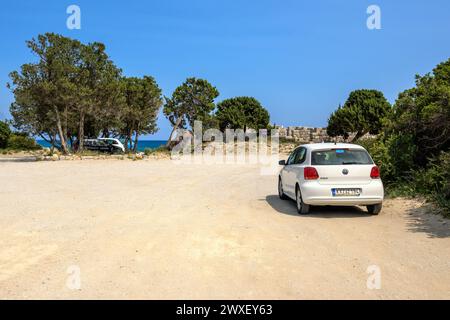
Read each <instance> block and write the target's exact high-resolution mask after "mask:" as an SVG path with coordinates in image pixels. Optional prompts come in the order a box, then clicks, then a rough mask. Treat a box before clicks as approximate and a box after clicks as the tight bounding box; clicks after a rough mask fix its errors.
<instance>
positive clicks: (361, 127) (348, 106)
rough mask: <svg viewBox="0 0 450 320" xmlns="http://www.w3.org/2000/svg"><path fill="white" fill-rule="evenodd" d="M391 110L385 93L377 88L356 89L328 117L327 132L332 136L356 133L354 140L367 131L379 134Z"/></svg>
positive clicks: (347, 135) (346, 135)
mask: <svg viewBox="0 0 450 320" xmlns="http://www.w3.org/2000/svg"><path fill="white" fill-rule="evenodd" d="M390 111H391V105H390V104H389V102H388V101H387V100H386V98H385V97H384V95H383V93H382V92H380V91H377V90H365V89H363V90H356V91H353V92H351V93H350V95H349V97H348V99H347V101H346V102H345V104H344V105H343V106H342V107H341V106H340V107H339V108H338V109H337V110H336V111H335V112H333V113H332V114H331V116H330V118H329V119H328V127H327V133H328V135H330V136H331V137H335V136H341V135H342V136H344V137H345V138H346V139H347V138H348V137H349V135H350V134H351V133H356V135H355V137H354V138H353V141H356V140H358V139H359V138H361V137H362V136H364V135H365V134H367V133H370V134H378V133H380V132H381V130H382V129H383V126H384V122H385V121H386V118H387V117H388V116H389V113H390Z"/></svg>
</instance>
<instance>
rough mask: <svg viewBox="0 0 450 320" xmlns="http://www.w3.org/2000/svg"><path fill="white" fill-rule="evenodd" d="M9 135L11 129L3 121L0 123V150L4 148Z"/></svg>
mask: <svg viewBox="0 0 450 320" xmlns="http://www.w3.org/2000/svg"><path fill="white" fill-rule="evenodd" d="M10 135H11V129H9V125H8V124H7V123H6V122H4V121H0V149H3V148H6V146H7V144H8V139H9V137H10Z"/></svg>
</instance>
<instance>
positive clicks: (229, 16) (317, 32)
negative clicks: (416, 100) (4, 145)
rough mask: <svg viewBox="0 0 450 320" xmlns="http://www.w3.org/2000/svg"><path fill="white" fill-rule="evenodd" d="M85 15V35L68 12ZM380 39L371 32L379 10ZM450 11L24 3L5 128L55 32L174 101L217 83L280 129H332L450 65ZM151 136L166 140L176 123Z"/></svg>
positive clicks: (6, 66)
mask: <svg viewBox="0 0 450 320" xmlns="http://www.w3.org/2000/svg"><path fill="white" fill-rule="evenodd" d="M71 4H76V5H78V6H79V7H80V8H81V30H69V29H67V27H66V19H67V17H68V14H67V13H66V8H67V7H68V6H69V5H71ZM371 4H376V5H378V6H379V7H380V8H381V24H382V29H381V30H369V29H368V28H367V27H366V20H367V17H368V14H367V13H366V9H367V7H368V6H369V5H371ZM449 15H450V2H449V1H448V0H429V1H413V2H412V1H406V0H396V1H392V0H391V1H384V0H383V1H380V0H373V1H363V0H359V1H356V0H346V1H332V0H329V1H325V0H318V1H299V0H297V1H293V0H291V1H275V0H272V1H268V0H257V1H253V0H252V1H250V0H247V1H237V0H222V1H218V0H190V1H182V0H177V1H175V0H164V1H162V0H160V1H152V0H150V1H133V0H128V1H106V0H103V1H77V0H72V1H63V0H54V1H22V0H15V1H9V2H3V3H2V7H1V11H0V35H1V39H2V49H1V50H0V84H1V86H0V119H1V118H7V117H9V113H8V109H9V105H10V103H11V102H12V101H13V96H12V95H11V93H10V92H9V91H8V89H6V82H7V81H8V73H9V72H10V71H12V70H17V69H18V68H19V66H20V65H21V64H23V63H26V62H29V61H32V60H33V59H34V57H33V56H32V54H31V53H30V52H29V50H28V49H27V48H26V47H25V40H28V39H30V38H32V37H33V36H36V35H37V34H39V33H44V32H57V33H61V34H63V35H66V36H69V37H73V38H77V39H80V40H81V41H83V42H92V41H100V42H103V43H105V44H106V47H107V52H108V53H109V55H110V57H111V58H112V60H113V61H114V62H115V63H116V64H117V65H118V66H119V67H120V68H122V69H123V72H124V74H125V75H127V76H142V75H152V76H154V77H155V78H156V80H157V82H158V84H159V85H160V87H161V88H162V89H163V93H164V95H167V96H169V95H170V94H171V93H172V91H173V90H174V89H175V88H176V87H177V86H178V85H179V84H181V83H182V82H183V81H184V80H185V79H186V78H187V77H190V76H195V77H201V78H205V79H207V80H209V81H210V82H211V83H212V84H213V85H215V86H216V87H217V88H218V89H219V91H220V96H219V98H218V100H217V101H220V100H223V99H226V98H230V97H233V96H241V95H246V96H254V97H256V98H257V99H258V100H259V101H261V103H262V104H263V105H264V106H265V107H266V108H267V109H268V110H269V112H270V114H271V121H272V122H275V123H276V124H283V125H285V126H287V125H305V126H325V125H326V121H327V118H328V115H329V114H330V112H331V111H333V110H334V109H335V108H336V107H337V106H338V104H339V103H343V102H344V101H345V99H346V98H347V96H348V94H349V92H350V91H352V90H355V89H359V88H373V89H379V90H381V91H383V93H384V94H385V96H386V97H387V98H388V100H389V101H390V102H394V101H395V98H396V97H397V95H398V93H399V92H401V91H402V90H404V89H407V88H410V87H411V86H413V85H414V75H415V74H417V73H419V74H424V73H426V72H429V71H431V70H432V68H433V67H434V66H435V65H436V64H438V63H439V62H442V61H444V60H446V59H448V58H450V41H449V39H450V37H449V36H450V19H449V18H448V17H449ZM158 124H159V127H160V131H159V132H158V133H157V134H155V135H153V136H149V137H147V138H150V139H166V138H167V136H168V135H169V132H170V127H169V123H168V121H167V120H166V119H165V118H164V116H163V115H160V117H159V120H158Z"/></svg>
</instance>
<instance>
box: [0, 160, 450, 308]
mask: <svg viewBox="0 0 450 320" xmlns="http://www.w3.org/2000/svg"><path fill="white" fill-rule="evenodd" d="M276 185H277V184H276V176H262V175H260V171H259V169H258V168H257V167H256V166H254V165H253V166H251V165H227V166H222V167H218V166H205V165H203V166H202V165H192V166H176V165H174V164H173V163H172V162H171V161H169V160H161V161H154V160H153V161H151V160H150V161H147V160H145V161H134V162H133V161H128V160H124V161H120V160H82V161H59V162H22V163H15V162H0V230H1V231H0V298H1V299H5V298H8V299H9V298H74V299H85V298H102V299H109V298H119V299H122V298H138V299H140V298H149V299H166V298H167V299H181V298H182V299H197V298H199V299H241V298H242V299H278V298H284V299H304V298H308V299H310V298H311V299H316V298H326V299H327V298H343V299H348V298H357V299H398V298H406V299H408V298H425V299H429V298H437V299H449V298H450V222H449V221H448V220H445V219H443V218H441V217H440V216H437V215H433V214H425V213H424V211H425V210H426V209H427V208H426V207H423V206H421V204H420V203H418V202H415V201H411V200H388V201H386V204H385V208H384V211H383V212H382V213H381V214H380V215H379V216H370V215H368V214H366V213H365V212H364V211H363V210H362V209H359V208H357V207H347V208H336V207H335V208H332V207H326V208H314V209H313V212H312V213H311V214H310V215H308V216H299V215H297V214H296V211H295V204H294V203H293V202H291V201H282V200H279V199H278V197H277V195H276V194H277V190H276ZM372 265H375V266H377V267H378V268H379V270H380V275H381V278H380V279H381V288H380V289H368V287H367V280H368V277H369V276H371V275H372V276H373V275H374V274H371V273H368V272H367V271H368V267H369V266H372ZM370 270H372V269H370V268H369V271H370ZM78 272H79V273H78ZM78 275H79V277H78ZM78 280H79V281H78Z"/></svg>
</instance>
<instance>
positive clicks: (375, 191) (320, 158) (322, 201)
mask: <svg viewBox="0 0 450 320" xmlns="http://www.w3.org/2000/svg"><path fill="white" fill-rule="evenodd" d="M280 165H283V169H281V172H280V175H279V178H278V194H279V196H280V198H281V199H287V198H288V197H289V198H292V199H295V201H296V203H297V211H298V213H300V214H306V213H308V212H309V207H310V205H317V206H324V205H333V206H349V205H360V206H366V207H367V211H368V212H369V213H371V214H378V213H379V212H380V211H381V208H382V202H383V198H384V189H383V182H382V181H381V178H380V170H379V169H378V167H377V166H376V165H375V164H374V162H373V160H372V158H371V157H370V155H369V153H368V152H367V151H366V149H364V148H363V147H361V146H359V145H356V144H346V143H337V144H335V143H315V144H305V145H301V146H299V147H297V148H296V149H295V150H294V151H293V152H292V153H291V155H290V156H289V158H288V160H287V161H285V160H281V161H280Z"/></svg>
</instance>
